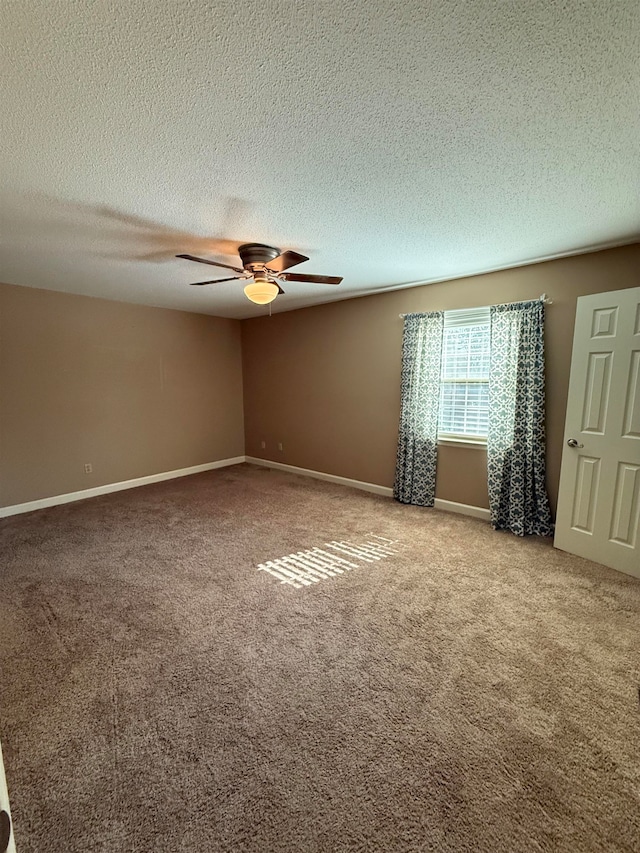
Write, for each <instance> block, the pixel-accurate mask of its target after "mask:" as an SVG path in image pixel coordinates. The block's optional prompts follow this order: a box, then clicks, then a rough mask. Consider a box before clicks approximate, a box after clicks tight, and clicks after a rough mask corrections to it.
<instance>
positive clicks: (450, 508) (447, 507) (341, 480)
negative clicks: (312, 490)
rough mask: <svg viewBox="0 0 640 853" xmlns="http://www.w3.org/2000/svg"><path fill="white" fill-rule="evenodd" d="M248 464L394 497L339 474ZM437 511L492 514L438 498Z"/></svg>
mask: <svg viewBox="0 0 640 853" xmlns="http://www.w3.org/2000/svg"><path fill="white" fill-rule="evenodd" d="M245 461H246V462H251V463H252V464H253V465H262V466H263V467H264V468H275V469H276V470H278V471H288V472H289V473H290V474H300V475H301V476H303V477H313V478H314V479H316V480H325V481H326V482H327V483H337V484H338V485H340V486H351V488H352V489H361V490H362V491H363V492H372V493H373V494H374V495H382V496H383V497H385V498H392V497H393V489H391V488H390V487H389V486H379V485H378V484H377V483H365V482H363V481H362V480H351V479H350V478H349V477H339V476H338V475H337V474H325V473H324V472H322V471H312V470H311V469H310V468H298V467H297V466H295V465H285V463H284V462H274V461H272V460H271V459H259V458H258V457H257V456H245ZM434 508H435V509H440V510H444V511H445V512H457V513H459V514H460V515H470V516H472V517H473V518H482V519H484V520H485V521H489V519H490V517H491V514H490V512H489V510H488V509H485V508H484V507H481V506H469V504H460V503H456V502H455V501H445V500H442V499H441V498H436V500H435V504H434Z"/></svg>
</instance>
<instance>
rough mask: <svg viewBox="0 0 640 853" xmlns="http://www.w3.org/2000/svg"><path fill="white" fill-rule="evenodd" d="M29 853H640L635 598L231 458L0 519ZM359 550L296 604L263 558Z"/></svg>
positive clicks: (0, 603) (495, 543)
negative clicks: (366, 551) (380, 547)
mask: <svg viewBox="0 0 640 853" xmlns="http://www.w3.org/2000/svg"><path fill="white" fill-rule="evenodd" d="M0 533H1V536H2V540H1V545H2V571H1V573H0V691H1V692H0V737H1V738H2V746H3V750H4V756H5V764H6V771H7V778H8V784H9V790H10V794H11V799H12V810H13V817H14V821H15V830H16V839H17V846H18V851H19V853H30V851H38V853H44V851H56V853H57V851H61V853H62V852H63V851H64V853H90V851H109V853H111V851H113V853H116V851H118V853H121V851H124V853H128V852H129V851H131V853H133V851H136V853H147V851H148V853H151V851H153V853H169V851H171V853H174V851H178V850H181V851H189V852H190V853H231V851H233V853H243V851H252V853H271V851H278V853H285V851H286V853H339V851H349V852H350V853H351V851H353V853H355V851H358V853H370V851H384V853H393V851H407V853H414V851H451V853H466V851H474V853H482V852H483V851H486V852H487V853H489V851H491V853H500V851H504V853H519V852H520V851H527V853H528V851H580V852H581V853H583V852H584V853H587V852H588V851H594V853H596V851H597V853H603V851H638V850H640V706H639V702H638V697H639V694H638V685H639V684H640V582H638V581H636V580H634V579H632V578H629V577H626V576H624V575H620V574H617V573H616V572H613V571H611V570H609V569H605V568H602V567H599V566H596V565H595V564H593V563H589V562H587V561H585V560H581V559H579V558H574V557H571V556H568V555H566V554H564V553H561V552H557V551H555V550H554V549H553V548H552V547H551V544H550V542H548V541H545V540H536V539H532V538H531V539H526V540H524V541H523V540H521V539H518V538H516V537H514V536H511V535H509V534H502V533H496V532H494V531H492V530H491V529H490V527H489V526H488V525H487V524H486V523H484V522H481V521H476V520H474V519H470V518H464V517H462V516H456V515H451V514H448V513H442V512H437V511H434V510H421V509H418V508H414V507H405V506H400V505H398V504H396V503H394V502H392V501H390V500H388V499H386V498H379V497H375V496H371V495H367V494H365V493H361V492H356V491H352V490H349V489H345V488H343V487H340V486H333V485H330V484H327V483H319V482H316V481H313V480H308V479H302V478H298V477H295V476H292V475H288V474H282V473H276V472H273V471H269V470H266V469H261V468H257V467H252V466H248V465H242V466H237V467H234V468H229V469H224V470H220V471H213V472H210V473H207V474H201V475H198V476H194V477H190V478H185V479H183V480H174V481H170V482H166V483H161V484H158V485H155V486H148V487H146V488H140V489H134V490H131V491H128V492H120V493H117V494H113V495H109V496H105V497H103V498H97V499H94V500H89V501H84V502H82V503H76V504H69V505H66V506H60V507H55V508H52V509H49V510H43V511H40V512H38V513H34V514H31V515H25V516H16V517H14V518H10V519H5V520H4V521H2V522H0ZM371 533H373V534H376V535H379V536H382V537H387V538H390V539H394V540H400V541H401V542H402V543H404V547H403V549H402V550H401V551H400V553H398V554H397V555H394V556H390V557H389V558H386V559H383V560H379V561H374V562H372V563H362V565H359V566H358V568H356V569H352V570H350V571H348V572H345V573H344V574H342V575H339V576H337V577H332V578H328V579H326V580H323V581H322V582H319V583H314V584H313V585H311V586H304V587H303V588H294V587H292V586H290V585H286V584H280V583H279V582H278V580H277V579H276V578H275V577H273V576H271V575H269V574H267V573H266V572H264V571H258V570H257V566H258V564H261V563H263V562H264V561H266V560H272V559H275V558H279V557H281V556H284V555H287V554H289V553H291V552H294V551H300V550H303V549H310V548H313V547H316V546H320V547H322V546H323V545H324V544H325V543H326V542H329V541H332V540H336V539H337V540H350V541H353V542H357V541H365V539H366V538H367V536H368V535H369V534H371Z"/></svg>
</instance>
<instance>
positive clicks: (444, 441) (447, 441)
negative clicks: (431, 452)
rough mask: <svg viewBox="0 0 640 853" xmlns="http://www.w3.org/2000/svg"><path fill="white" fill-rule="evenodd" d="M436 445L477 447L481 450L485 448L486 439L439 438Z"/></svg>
mask: <svg viewBox="0 0 640 853" xmlns="http://www.w3.org/2000/svg"><path fill="white" fill-rule="evenodd" d="M438 445H444V446H445V447H478V448H480V449H481V450H482V449H484V450H486V449H487V441H486V439H484V440H479V439H471V438H439V439H438Z"/></svg>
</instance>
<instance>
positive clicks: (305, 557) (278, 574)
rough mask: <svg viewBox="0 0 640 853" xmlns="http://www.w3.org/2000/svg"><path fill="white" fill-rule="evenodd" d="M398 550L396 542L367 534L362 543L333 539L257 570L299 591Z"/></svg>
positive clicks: (398, 546) (385, 557) (398, 544)
mask: <svg viewBox="0 0 640 853" xmlns="http://www.w3.org/2000/svg"><path fill="white" fill-rule="evenodd" d="M400 548H401V545H400V542H399V541H398V540H395V539H386V538H385V537H384V536H377V535H375V534H374V533H370V534H369V538H368V539H367V540H366V541H365V542H360V543H358V544H356V545H354V544H353V543H352V542H345V541H337V540H335V541H333V542H327V543H325V546H324V548H310V549H309V550H307V551H298V552H297V553H296V554H288V555H287V556H286V557H279V558H278V559H276V560H268V561H267V562H264V563H260V565H259V566H258V571H261V572H267V574H270V575H271V576H272V577H274V578H277V580H279V581H280V583H284V584H288V585H289V586H293V587H295V588H296V589H301V588H302V587H304V586H313V584H314V583H319V582H320V581H321V580H326V579H327V578H335V577H338V576H339V575H343V574H345V573H346V572H349V571H351V569H357V568H358V567H359V566H361V565H362V564H363V563H376V562H378V561H379V560H385V559H387V558H388V557H392V556H394V555H395V554H397V553H398V552H399V550H400Z"/></svg>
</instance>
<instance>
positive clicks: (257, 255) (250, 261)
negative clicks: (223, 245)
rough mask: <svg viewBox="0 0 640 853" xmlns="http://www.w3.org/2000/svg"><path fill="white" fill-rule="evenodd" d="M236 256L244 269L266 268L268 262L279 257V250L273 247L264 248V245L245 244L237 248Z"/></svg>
mask: <svg viewBox="0 0 640 853" xmlns="http://www.w3.org/2000/svg"><path fill="white" fill-rule="evenodd" d="M238 254H239V255H240V258H241V260H242V266H243V267H244V268H245V269H247V268H248V269H251V267H252V265H254V264H257V265H258V266H260V267H263V266H266V265H267V264H268V263H269V261H272V260H273V259H274V258H277V257H278V255H280V254H281V253H280V249H276V247H275V246H265V245H264V243H245V244H244V245H242V246H240V247H239V248H238Z"/></svg>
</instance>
